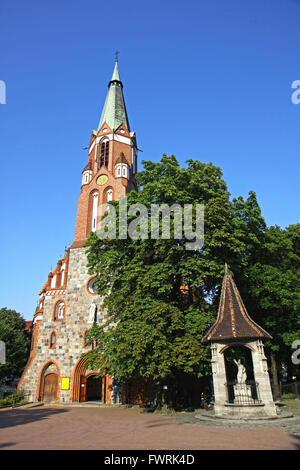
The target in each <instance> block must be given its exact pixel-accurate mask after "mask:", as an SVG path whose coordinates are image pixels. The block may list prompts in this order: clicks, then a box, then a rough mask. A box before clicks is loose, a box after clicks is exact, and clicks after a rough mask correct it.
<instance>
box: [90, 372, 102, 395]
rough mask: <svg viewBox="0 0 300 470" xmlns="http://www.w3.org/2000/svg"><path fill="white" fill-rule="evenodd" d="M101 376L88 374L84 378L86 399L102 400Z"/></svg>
mask: <svg viewBox="0 0 300 470" xmlns="http://www.w3.org/2000/svg"><path fill="white" fill-rule="evenodd" d="M102 382H103V379H102V377H97V376H96V375H90V376H88V377H87V379H86V401H102V399H103V396H102V395H103V394H102Z"/></svg>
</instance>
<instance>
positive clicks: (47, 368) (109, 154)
mask: <svg viewBox="0 0 300 470" xmlns="http://www.w3.org/2000/svg"><path fill="white" fill-rule="evenodd" d="M136 172H137V142H136V135H135V133H134V132H133V131H131V129H130V125H129V120H128V116H127V111H126V106H125V101H124V96H123V84H122V82H121V80H120V75H119V70H118V62H117V59H116V62H115V67H114V71H113V75H112V78H111V80H110V82H109V84H108V92H107V96H106V100H105V103H104V107H103V110H102V114H101V117H100V121H99V125H98V127H97V129H96V130H93V131H92V133H91V139H90V144H89V148H88V162H87V164H86V166H85V168H84V169H83V171H82V176H81V192H80V195H79V198H78V207H77V217H76V228H75V237H74V242H73V243H72V245H71V246H70V247H69V248H68V250H67V251H66V254H65V256H64V258H63V259H60V260H58V262H57V265H56V267H55V269H54V270H53V272H50V273H49V275H48V279H47V281H46V283H45V284H44V286H43V287H42V289H41V291H40V292H39V304H38V307H37V309H36V311H35V314H34V318H33V334H32V344H31V351H30V356H29V360H28V362H27V365H26V368H25V370H24V373H23V375H22V377H21V379H20V382H19V385H18V390H19V391H22V392H23V393H24V394H26V397H28V399H29V400H30V401H43V402H59V403H70V402H85V401H100V402H102V403H106V404H116V403H127V402H128V400H129V397H128V394H129V393H131V402H133V403H139V402H140V398H139V391H138V388H139V387H138V385H136V386H135V390H131V391H130V390H129V389H128V386H127V387H126V389H125V387H122V386H120V384H116V383H114V381H113V379H112V378H111V377H110V376H108V375H106V376H104V377H97V371H95V370H89V369H88V368H87V366H86V364H85V360H84V359H82V358H81V355H82V354H83V353H84V352H87V351H88V350H89V348H90V346H89V347H85V334H86V332H87V331H88V329H89V328H90V327H91V326H92V324H93V322H95V321H96V322H97V323H98V324H101V323H102V322H103V320H104V317H105V311H104V309H103V308H102V303H103V298H101V296H99V295H98V293H97V292H96V290H95V288H94V285H93V284H94V277H93V276H90V275H89V273H88V269H87V256H86V248H85V247H84V243H85V241H86V240H87V238H88V236H89V233H90V232H91V231H95V230H96V228H97V224H98V222H99V220H100V218H101V210H100V207H101V208H105V206H106V204H107V203H108V202H109V201H111V200H118V199H119V198H120V197H121V196H125V195H126V194H127V193H128V192H129V191H131V189H132V188H135V189H137V183H136V180H135V175H136ZM133 395H134V396H133Z"/></svg>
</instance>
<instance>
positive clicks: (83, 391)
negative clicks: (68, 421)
mask: <svg viewBox="0 0 300 470" xmlns="http://www.w3.org/2000/svg"><path fill="white" fill-rule="evenodd" d="M85 400H86V376H85V375H81V377H80V391H79V401H85Z"/></svg>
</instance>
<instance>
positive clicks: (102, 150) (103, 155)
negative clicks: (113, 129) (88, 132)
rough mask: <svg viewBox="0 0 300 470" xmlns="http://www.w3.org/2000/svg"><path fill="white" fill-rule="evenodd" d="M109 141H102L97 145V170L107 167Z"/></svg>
mask: <svg viewBox="0 0 300 470" xmlns="http://www.w3.org/2000/svg"><path fill="white" fill-rule="evenodd" d="M108 157H109V140H104V141H102V142H100V144H99V160H98V169H99V168H101V167H102V166H106V167H108Z"/></svg>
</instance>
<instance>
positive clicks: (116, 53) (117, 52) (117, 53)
mask: <svg viewBox="0 0 300 470" xmlns="http://www.w3.org/2000/svg"><path fill="white" fill-rule="evenodd" d="M119 54H120V52H119V51H118V50H117V51H116V52H115V56H116V62H118V55H119Z"/></svg>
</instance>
